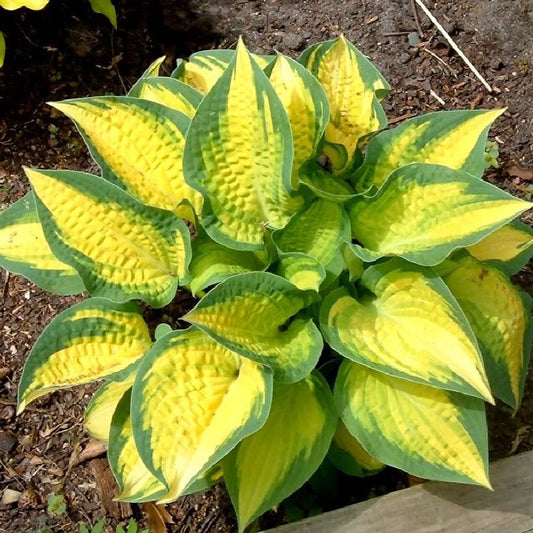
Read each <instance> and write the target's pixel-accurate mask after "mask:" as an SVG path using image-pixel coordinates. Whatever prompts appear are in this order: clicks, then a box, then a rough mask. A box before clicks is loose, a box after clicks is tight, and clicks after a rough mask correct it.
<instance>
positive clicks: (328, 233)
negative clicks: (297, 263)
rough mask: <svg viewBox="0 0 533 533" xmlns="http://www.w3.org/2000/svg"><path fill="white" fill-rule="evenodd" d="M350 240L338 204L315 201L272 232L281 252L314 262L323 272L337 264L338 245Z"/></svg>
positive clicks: (346, 224)
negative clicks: (306, 257) (300, 255)
mask: <svg viewBox="0 0 533 533" xmlns="http://www.w3.org/2000/svg"><path fill="white" fill-rule="evenodd" d="M349 240H350V221H349V219H348V216H347V214H346V212H345V211H344V208H343V206H342V205H341V204H338V203H335V202H331V201H329V200H324V199H322V198H318V199H317V200H315V201H314V202H313V203H312V204H311V205H309V206H308V207H307V208H306V209H305V210H303V211H300V212H299V213H297V214H296V215H295V216H294V217H293V218H292V219H291V221H290V222H289V224H288V225H287V227H286V228H284V229H283V230H279V231H277V232H275V233H274V242H275V243H276V244H277V246H278V247H279V249H280V250H281V251H282V252H286V253H290V252H299V253H303V254H307V255H309V256H311V257H312V258H314V259H316V260H317V261H318V262H319V263H320V264H321V265H322V266H324V267H325V268H326V269H330V268H331V269H333V270H335V269H336V268H335V265H332V263H333V262H337V263H340V262H342V258H341V256H340V247H341V244H342V243H343V242H345V241H349Z"/></svg>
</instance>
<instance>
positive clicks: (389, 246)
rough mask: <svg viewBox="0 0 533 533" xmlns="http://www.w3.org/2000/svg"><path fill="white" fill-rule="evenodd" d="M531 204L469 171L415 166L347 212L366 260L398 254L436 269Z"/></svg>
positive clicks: (357, 248)
mask: <svg viewBox="0 0 533 533" xmlns="http://www.w3.org/2000/svg"><path fill="white" fill-rule="evenodd" d="M532 205H533V204H531V203H530V202H524V201H523V200H519V199H518V198H515V197H513V196H511V195H510V194H508V193H506V192H505V191H502V190H501V189H498V188H497V187H494V186H493V185H490V184H489V183H485V182H484V181H481V180H478V179H475V178H473V177H472V176H470V174H466V173H465V172H461V171H458V170H452V169H449V168H447V167H443V166H440V165H427V164H423V163H416V164H412V165H406V166H404V167H402V168H399V169H398V170H396V171H395V172H394V173H393V174H391V176H390V178H389V179H388V180H387V181H386V182H385V184H384V185H383V187H382V188H381V189H380V191H379V192H378V193H377V194H376V195H375V196H372V197H363V196H359V197H357V198H356V199H355V200H353V201H352V202H351V203H350V204H349V207H348V214H349V216H350V221H351V224H352V237H354V238H355V239H356V240H357V241H358V242H359V243H360V244H361V245H362V246H364V248H362V247H361V246H358V245H356V246H354V251H355V253H356V254H357V255H358V256H359V257H360V258H361V259H363V261H375V260H376V259H379V258H380V257H384V256H390V255H399V256H401V257H404V258H405V259H407V260H409V261H411V262H413V263H417V264H419V265H426V266H433V265H437V264H439V263H440V262H441V261H442V260H443V259H444V258H445V257H446V256H448V255H449V254H450V252H452V251H453V250H455V249H456V248H460V247H463V246H469V245H471V244H474V243H476V242H479V241H480V240H481V239H483V238H484V237H486V236H487V235H489V234H490V233H492V232H493V231H495V230H497V229H498V228H500V227H501V226H503V225H504V224H506V223H507V222H509V221H510V220H512V219H513V218H515V217H517V216H518V215H519V214H520V213H522V212H524V211H526V210H527V209H530V208H531V206H532Z"/></svg>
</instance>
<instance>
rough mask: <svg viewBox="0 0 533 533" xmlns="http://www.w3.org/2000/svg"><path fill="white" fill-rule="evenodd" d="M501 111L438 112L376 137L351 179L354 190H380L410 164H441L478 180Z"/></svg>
mask: <svg viewBox="0 0 533 533" xmlns="http://www.w3.org/2000/svg"><path fill="white" fill-rule="evenodd" d="M503 111H504V110H502V109H496V110H492V111H477V110H476V111H437V112H436V113H428V114H427V115H422V116H420V117H415V118H411V119H409V120H406V121H405V122H403V123H402V124H401V125H399V126H397V127H396V128H394V129H392V130H389V131H384V132H382V133H380V134H378V135H376V136H375V137H374V138H373V139H372V140H371V141H370V142H369V143H368V147H367V149H366V155H365V162H364V164H363V165H362V166H361V167H360V168H359V169H358V170H357V172H356V173H355V175H354V177H353V182H354V183H355V186H356V189H357V190H358V191H365V190H367V189H368V188H369V187H371V186H373V185H374V186H376V187H380V186H381V185H382V184H383V183H384V181H385V180H386V179H387V177H388V176H389V175H390V174H391V172H393V171H394V170H396V169H397V168H400V167H402V166H404V165H407V164H409V163H432V164H436V165H443V166H446V167H450V168H453V169H455V170H463V171H464V172H468V173H469V174H472V175H473V176H476V177H478V178H480V177H481V176H482V175H483V172H484V170H485V146H486V144H487V134H488V131H489V128H490V125H491V124H492V123H493V122H494V121H495V120H496V118H498V117H499V116H500V115H501V114H502V113H503Z"/></svg>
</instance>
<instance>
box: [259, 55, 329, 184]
mask: <svg viewBox="0 0 533 533" xmlns="http://www.w3.org/2000/svg"><path fill="white" fill-rule="evenodd" d="M267 72H268V74H269V79H270V83H271V84H272V86H273V87H274V89H275V91H276V93H277V95H278V96H279V98H280V100H281V102H282V103H283V106H284V108H285V111H286V112H287V115H288V117H289V122H290V125H291V129H292V140H293V144H294V160H293V164H292V165H293V173H292V183H293V186H294V187H296V186H297V185H298V171H299V170H300V168H301V167H302V165H303V164H304V163H305V162H306V161H307V160H309V159H311V158H312V157H313V156H314V155H315V154H316V153H317V150H318V146H319V143H320V140H321V138H322V135H323V133H324V130H325V128H326V125H327V123H328V120H329V105H328V98H327V96H326V93H325V92H324V89H323V88H322V86H321V85H320V83H319V82H318V80H317V79H316V78H315V77H314V76H313V75H312V74H311V73H310V72H309V71H308V70H307V69H305V68H304V67H303V66H302V65H300V64H299V63H298V62H296V61H294V60H293V59H290V58H289V57H287V56H284V55H281V54H278V56H277V57H276V59H275V61H273V62H272V63H271V64H270V65H269V67H268V69H267Z"/></svg>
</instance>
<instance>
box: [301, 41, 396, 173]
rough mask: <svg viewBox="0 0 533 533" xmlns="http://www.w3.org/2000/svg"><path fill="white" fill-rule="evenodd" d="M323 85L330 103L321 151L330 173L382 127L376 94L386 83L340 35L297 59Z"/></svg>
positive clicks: (384, 90)
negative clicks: (330, 169) (328, 163)
mask: <svg viewBox="0 0 533 533" xmlns="http://www.w3.org/2000/svg"><path fill="white" fill-rule="evenodd" d="M299 62H300V63H302V64H303V65H304V66H305V67H306V68H307V69H308V70H310V71H311V72H312V73H313V74H314V75H315V76H316V77H317V78H318V81H320V83H321V84H322V86H323V87H324V90H325V91H326V95H327V97H328V100H329V106H330V121H329V124H328V127H327V128H326V132H325V140H326V146H325V149H324V151H325V153H326V155H327V156H328V157H329V159H330V161H331V164H332V167H333V172H334V173H336V174H339V173H342V172H343V171H346V170H348V169H349V167H350V166H351V164H352V163H353V160H354V156H355V152H356V149H357V148H358V147H359V146H361V144H362V143H363V142H364V140H365V137H367V136H368V135H369V134H371V133H373V132H375V131H378V130H380V129H382V128H384V127H385V125H386V124H387V118H386V116H385V112H384V111H383V108H382V107H381V105H380V103H379V100H378V98H377V96H376V95H377V94H378V93H379V95H380V96H384V94H386V93H387V92H388V90H389V89H390V87H389V85H388V83H387V82H386V81H385V79H384V78H383V76H381V74H380V73H379V72H378V71H377V70H376V68H375V67H374V66H373V65H372V63H370V61H368V59H366V58H365V57H364V56H363V54H361V52H359V50H357V49H356V48H355V46H353V44H351V43H350V42H349V41H347V40H346V39H345V38H344V37H343V36H341V37H339V38H338V39H335V40H334V41H327V42H324V43H320V44H319V45H316V46H314V47H311V48H310V49H308V50H306V51H305V52H304V53H303V54H302V56H301V57H300V58H299Z"/></svg>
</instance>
